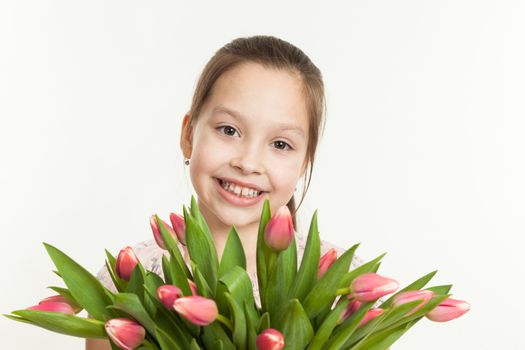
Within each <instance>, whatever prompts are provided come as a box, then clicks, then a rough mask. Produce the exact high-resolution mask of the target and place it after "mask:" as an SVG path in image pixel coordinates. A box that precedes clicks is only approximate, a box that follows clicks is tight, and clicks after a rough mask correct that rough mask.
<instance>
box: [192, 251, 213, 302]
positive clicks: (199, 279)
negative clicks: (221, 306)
mask: <svg viewBox="0 0 525 350" xmlns="http://www.w3.org/2000/svg"><path fill="white" fill-rule="evenodd" d="M191 269H192V270H193V275H194V278H195V284H196V285H197V289H198V291H199V294H200V295H202V296H203V297H206V298H213V297H214V296H213V292H212V290H211V288H210V286H209V285H208V281H206V279H205V278H204V276H203V275H202V273H201V270H200V268H199V266H198V265H197V264H196V263H194V262H193V260H191Z"/></svg>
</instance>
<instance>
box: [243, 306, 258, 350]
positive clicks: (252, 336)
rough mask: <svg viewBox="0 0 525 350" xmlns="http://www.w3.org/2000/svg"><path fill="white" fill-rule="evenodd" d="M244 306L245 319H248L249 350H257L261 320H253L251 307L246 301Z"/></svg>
mask: <svg viewBox="0 0 525 350" xmlns="http://www.w3.org/2000/svg"><path fill="white" fill-rule="evenodd" d="M242 304H243V311H244V317H245V318H246V332H247V342H248V350H257V348H256V344H255V342H256V340H257V324H258V323H259V319H258V317H256V318H252V316H251V313H250V311H249V306H248V303H247V302H246V300H245V301H243V303H242Z"/></svg>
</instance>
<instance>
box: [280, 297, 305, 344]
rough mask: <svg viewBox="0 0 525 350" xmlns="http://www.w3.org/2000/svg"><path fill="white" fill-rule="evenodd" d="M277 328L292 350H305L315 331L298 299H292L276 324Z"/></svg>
mask: <svg viewBox="0 0 525 350" xmlns="http://www.w3.org/2000/svg"><path fill="white" fill-rule="evenodd" d="M275 328H276V329H277V330H279V331H280V332H281V333H282V334H283V336H284V339H285V347H286V349H290V350H295V349H296V350H303V349H305V347H306V346H307V345H308V343H309V342H310V341H311V340H312V337H313V335H314V329H313V327H312V324H311V323H310V319H309V318H308V315H307V314H306V312H305V310H304V309H303V307H302V306H301V303H300V302H299V300H298V299H291V300H290V301H289V302H288V303H287V304H286V305H285V306H284V312H283V313H282V316H281V318H280V319H279V320H277V322H276V326H275Z"/></svg>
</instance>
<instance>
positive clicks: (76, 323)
mask: <svg viewBox="0 0 525 350" xmlns="http://www.w3.org/2000/svg"><path fill="white" fill-rule="evenodd" d="M12 313H13V314H14V315H17V316H19V317H20V319H18V318H15V317H12V316H11V317H10V318H11V319H14V320H16V321H21V322H26V323H31V324H34V325H36V326H39V327H42V328H45V329H48V330H50V331H52V332H56V333H62V334H66V335H70V336H74V337H81V338H105V337H106V332H105V331H104V322H101V321H98V320H93V319H90V318H82V317H78V316H74V315H68V314H63V313H59V312H47V311H39V310H17V311H13V312H12Z"/></svg>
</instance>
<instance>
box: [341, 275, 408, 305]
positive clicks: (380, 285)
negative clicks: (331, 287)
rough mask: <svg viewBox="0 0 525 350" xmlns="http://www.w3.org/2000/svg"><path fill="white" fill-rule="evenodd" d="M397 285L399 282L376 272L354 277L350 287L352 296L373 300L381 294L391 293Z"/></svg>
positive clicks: (363, 300) (367, 300)
mask: <svg viewBox="0 0 525 350" xmlns="http://www.w3.org/2000/svg"><path fill="white" fill-rule="evenodd" d="M398 287H399V283H397V281H396V280H393V279H391V278H386V277H383V276H380V275H378V274H377V273H365V274H363V275H360V276H358V277H356V278H355V279H354V280H353V281H352V284H351V285H350V288H351V289H352V294H351V295H352V297H354V298H355V299H357V300H359V301H361V302H369V301H374V300H377V299H379V298H381V297H382V296H385V295H387V294H390V293H393V292H395V291H396V290H397V288H398Z"/></svg>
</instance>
